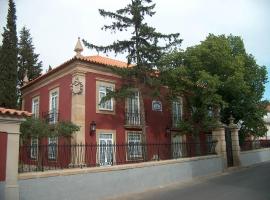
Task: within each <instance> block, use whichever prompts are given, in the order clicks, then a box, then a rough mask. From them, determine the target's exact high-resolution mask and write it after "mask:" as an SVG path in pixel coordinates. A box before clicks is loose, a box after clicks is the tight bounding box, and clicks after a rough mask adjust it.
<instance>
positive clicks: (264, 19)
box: [0, 0, 270, 100]
mask: <svg viewBox="0 0 270 200" xmlns="http://www.w3.org/2000/svg"><path fill="white" fill-rule="evenodd" d="M126 2H127V0H114V1H108V0H91V1H89V0H46V1H44V0H34V1H33V0H15V3H16V7H17V18H18V20H17V26H18V30H20V29H21V28H22V27H23V26H26V27H27V28H29V29H30V31H31V35H32V36H33V42H34V45H35V47H36V52H37V53H39V54H40V59H41V60H42V61H43V63H44V71H45V70H46V69H47V68H48V66H49V65H51V66H53V67H55V66H58V65H59V64H61V63H63V62H65V61H66V60H68V59H70V58H71V57H72V56H74V54H75V53H74V52H73V49H74V46H75V43H76V40H77V37H78V36H80V37H81V38H85V39H87V40H88V41H90V42H93V43H96V44H108V43H110V42H111V41H113V40H115V39H117V37H125V34H122V35H118V36H115V35H112V34H111V33H110V32H104V31H102V30H101V29H100V28H101V27H102V25H103V24H104V23H106V20H104V18H103V17H101V16H100V15H99V14H98V8H104V9H107V10H115V9H118V8H121V7H123V6H124V5H126ZM155 3H156V4H157V5H156V9H155V10H156V12H157V13H156V15H155V16H154V17H153V18H151V19H148V21H149V23H150V24H151V25H152V26H154V27H156V28H157V29H158V30H159V31H160V32H164V33H171V32H179V33H180V34H181V38H183V39H184V41H183V43H182V47H183V49H185V48H186V47H187V46H192V45H195V44H198V43H199V42H200V41H202V40H204V39H205V37H206V36H207V35H208V34H209V33H214V34H233V35H239V36H241V37H242V38H243V40H244V43H245V46H246V49H247V51H248V52H249V53H251V54H253V55H254V56H255V58H256V60H257V63H258V64H259V65H265V66H267V69H268V73H269V74H270V36H269V35H270V23H269V19H270V12H269V11H270V1H269V0H226V1H224V0H204V1H202V0H168V1H164V0H156V1H155ZM6 14H7V0H0V27H1V29H0V32H1V33H2V31H3V28H2V27H3V26H5V24H6ZM0 40H2V39H1V36H0ZM83 54H84V55H93V54H96V52H94V51H89V50H86V49H85V50H84V52H83ZM110 56H113V55H110ZM117 58H118V59H122V60H123V56H118V57H117ZM264 98H266V99H269V100H270V83H268V84H267V85H266V91H265V95H264Z"/></svg>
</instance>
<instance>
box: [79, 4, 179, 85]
mask: <svg viewBox="0 0 270 200" xmlns="http://www.w3.org/2000/svg"><path fill="white" fill-rule="evenodd" d="M154 8H155V4H153V3H152V0H131V1H130V3H129V4H128V5H127V6H126V7H124V8H122V9H118V10H116V11H115V12H110V11H105V10H103V9H100V10H99V13H100V15H101V16H103V17H108V18H111V19H112V20H113V21H112V24H111V25H105V26H104V27H103V28H102V29H103V30H105V31H106V30H111V32H112V33H116V32H117V31H118V32H122V31H126V32H128V33H130V38H129V39H124V40H117V41H115V42H113V43H112V44H110V45H107V46H97V45H94V44H91V43H88V42H87V41H86V40H83V42H84V44H85V45H86V46H87V47H89V48H91V49H96V50H97V51H101V52H103V53H107V52H111V51H113V52H115V54H118V53H127V56H126V58H127V63H128V64H135V65H133V67H129V68H122V69H118V68H113V70H114V71H116V72H117V73H119V74H120V75H122V76H123V78H126V79H127V80H129V81H128V82H127V83H125V84H126V85H128V86H130V85H132V84H134V83H131V82H130V80H131V79H132V78H134V77H136V78H137V79H138V78H139V79H140V80H141V82H142V83H146V84H149V85H152V84H153V79H154V78H155V77H153V76H151V75H152V74H153V73H155V67H156V63H157V61H158V60H159V59H160V57H161V56H162V55H164V53H165V52H168V51H169V50H171V49H173V48H176V47H178V46H179V45H180V43H181V41H182V40H181V39H179V34H178V33H175V34H162V33H160V32H157V31H156V29H155V28H153V27H151V26H149V25H148V24H147V23H146V22H145V18H146V17H152V16H153V15H154V14H155V12H154V11H153V10H154Z"/></svg>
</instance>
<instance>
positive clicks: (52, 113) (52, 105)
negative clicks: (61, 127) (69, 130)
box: [49, 88, 59, 124]
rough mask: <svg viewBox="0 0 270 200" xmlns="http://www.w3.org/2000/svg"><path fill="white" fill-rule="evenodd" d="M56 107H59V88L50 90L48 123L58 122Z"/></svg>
mask: <svg viewBox="0 0 270 200" xmlns="http://www.w3.org/2000/svg"><path fill="white" fill-rule="evenodd" d="M58 109H59V88H55V89H53V90H51V91H50V101H49V123H50V124H55V123H56V122H58Z"/></svg>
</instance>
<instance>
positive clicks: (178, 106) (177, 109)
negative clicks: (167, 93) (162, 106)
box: [172, 98, 183, 127]
mask: <svg viewBox="0 0 270 200" xmlns="http://www.w3.org/2000/svg"><path fill="white" fill-rule="evenodd" d="M182 109H183V108H182V99H181V98H179V99H177V100H176V101H173V102H172V126H173V127H178V126H179V123H180V121H181V120H182Z"/></svg>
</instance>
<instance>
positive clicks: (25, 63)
mask: <svg viewBox="0 0 270 200" xmlns="http://www.w3.org/2000/svg"><path fill="white" fill-rule="evenodd" d="M18 47H19V57H18V81H19V86H20V87H21V86H23V79H24V76H25V74H27V76H28V79H29V81H31V80H33V79H35V78H37V77H38V76H40V75H41V71H42V62H41V61H38V57H39V54H36V53H35V52H34V51H35V47H34V45H33V42H32V37H31V35H30V30H29V29H27V28H26V27H23V28H22V30H21V31H20V40H19V46H18Z"/></svg>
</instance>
